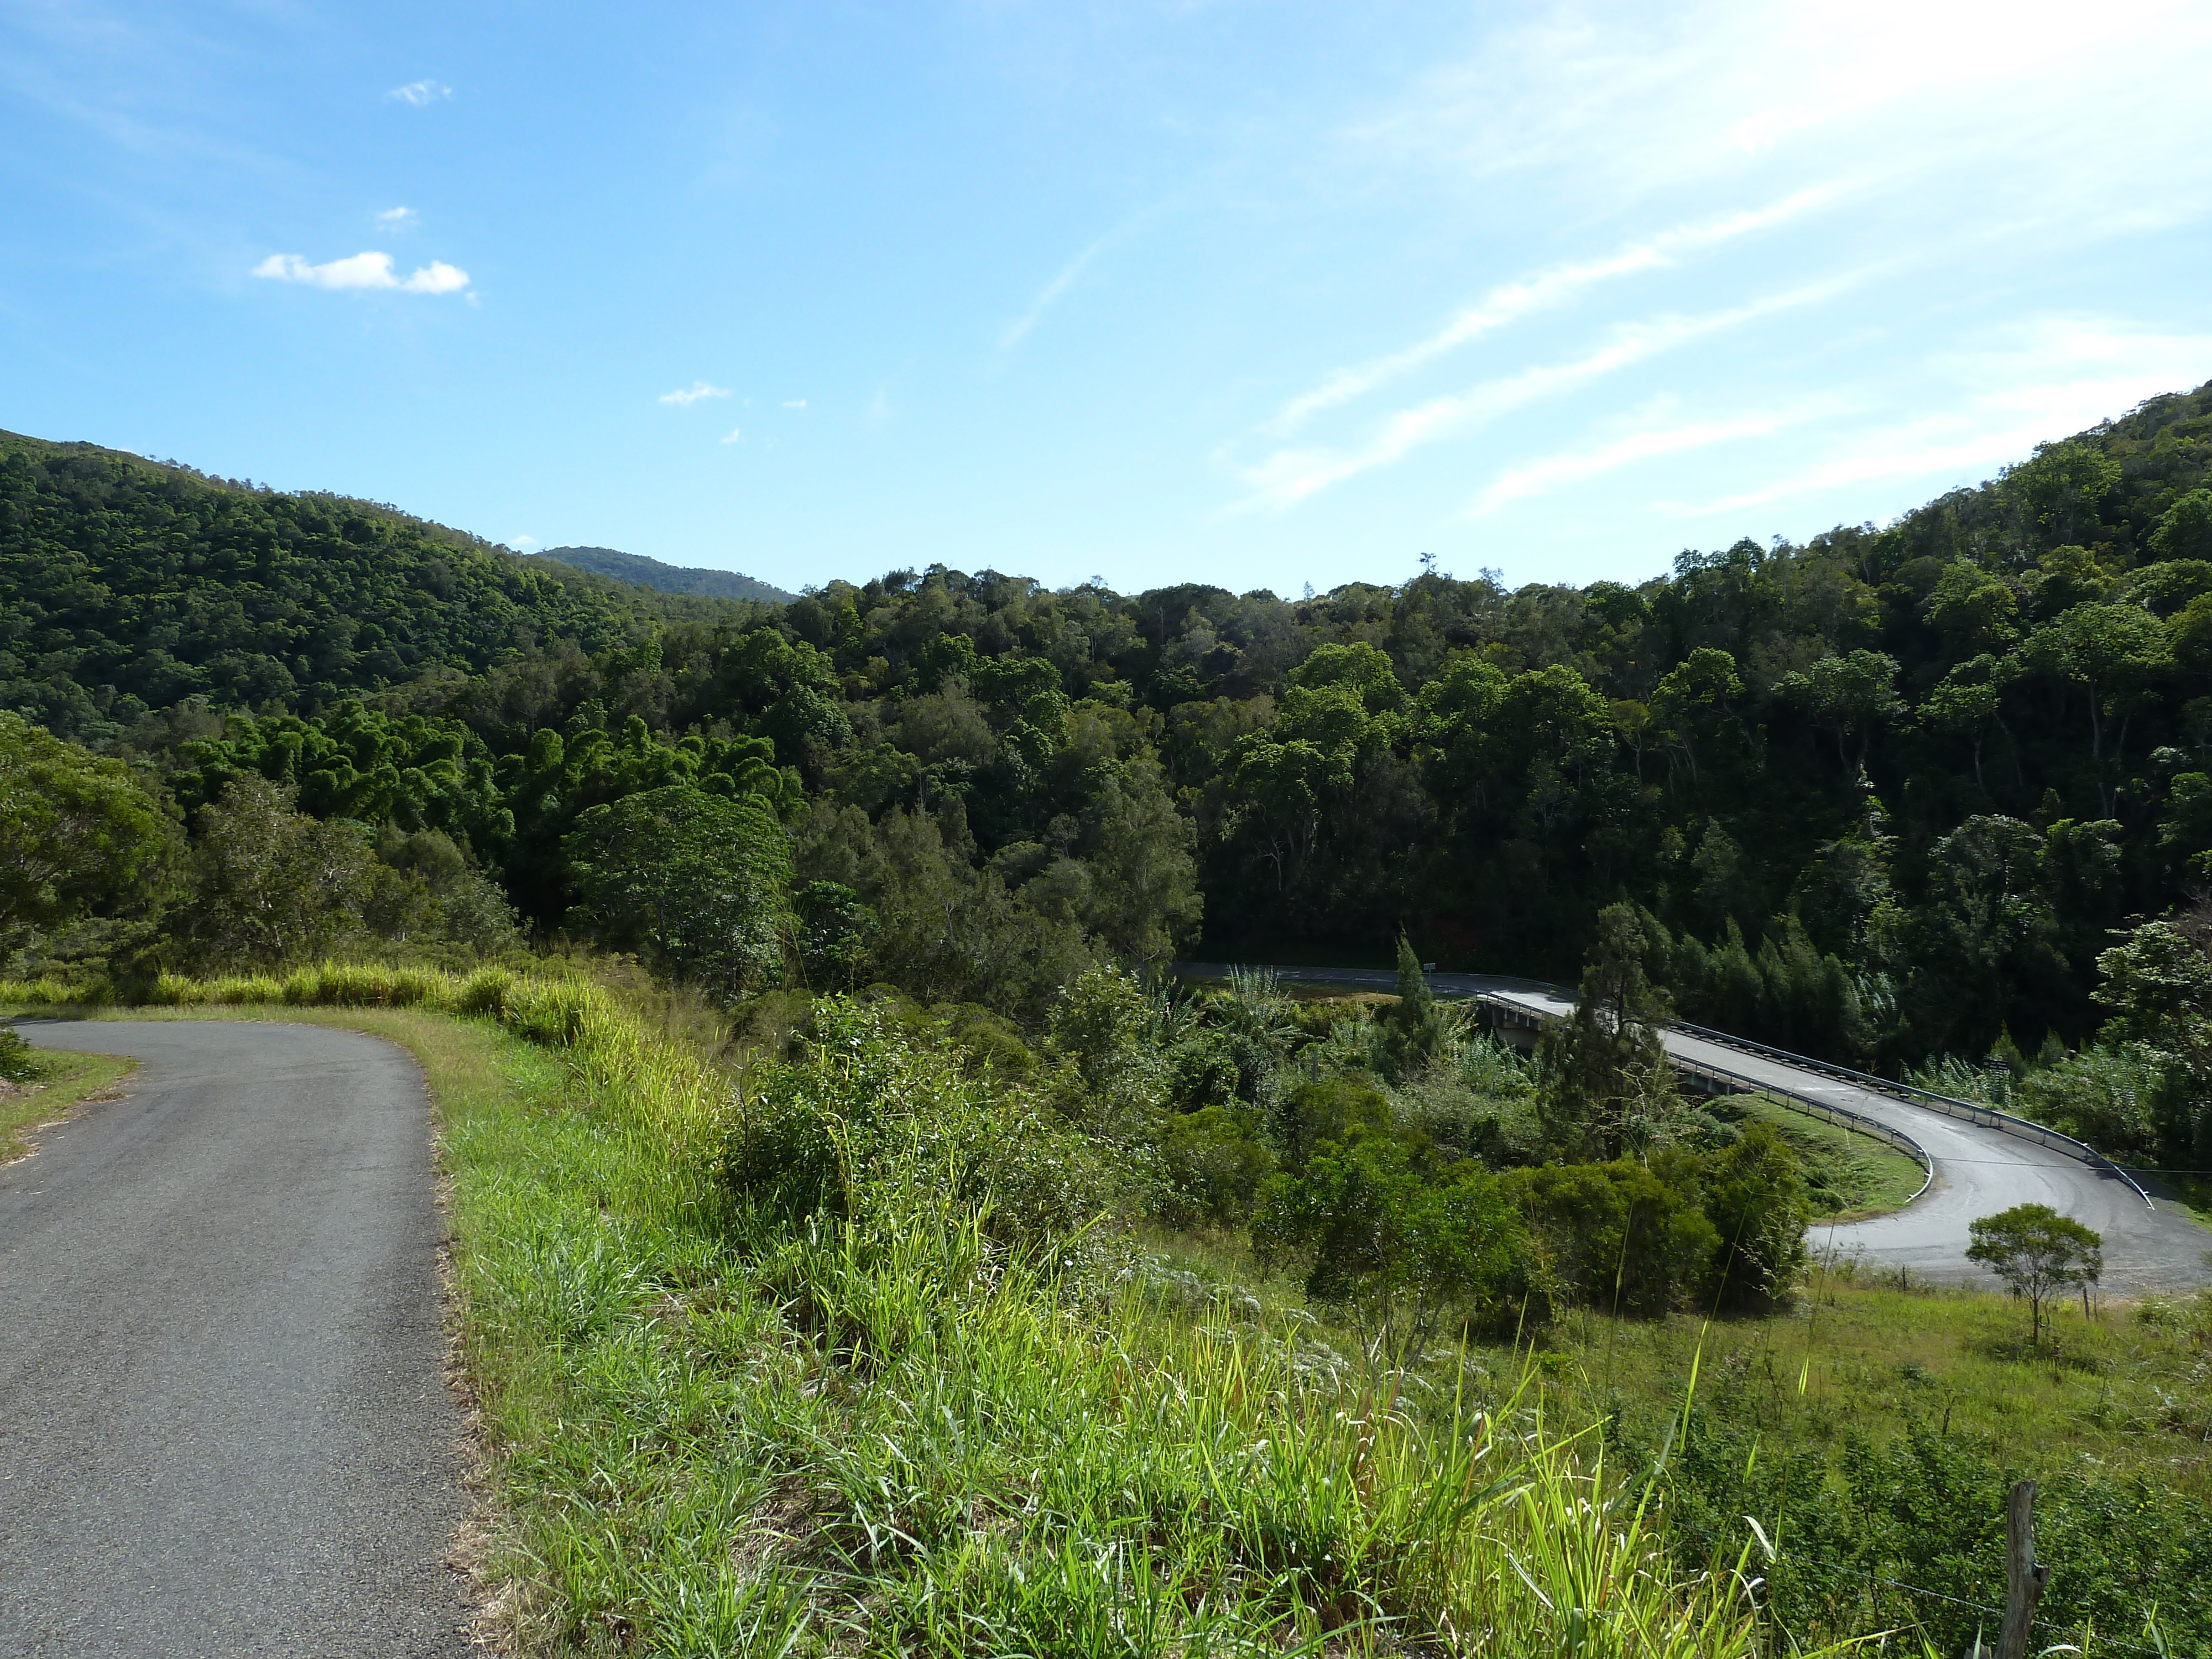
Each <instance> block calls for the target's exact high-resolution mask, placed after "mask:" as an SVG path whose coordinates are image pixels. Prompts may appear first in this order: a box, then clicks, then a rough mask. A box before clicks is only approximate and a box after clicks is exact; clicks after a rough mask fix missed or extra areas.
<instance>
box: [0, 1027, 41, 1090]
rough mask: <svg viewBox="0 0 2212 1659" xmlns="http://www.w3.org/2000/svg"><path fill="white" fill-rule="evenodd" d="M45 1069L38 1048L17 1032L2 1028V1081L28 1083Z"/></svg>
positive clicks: (0, 1066)
mask: <svg viewBox="0 0 2212 1659" xmlns="http://www.w3.org/2000/svg"><path fill="white" fill-rule="evenodd" d="M43 1069H44V1068H43V1066H42V1065H41V1063H40V1059H39V1051H38V1050H37V1049H35V1048H33V1047H31V1045H30V1044H29V1043H27V1042H24V1041H23V1039H22V1038H21V1036H17V1035H16V1034H15V1032H13V1031H9V1030H0V1083H28V1082H30V1081H31V1080H32V1079H33V1078H35V1077H37V1076H39V1075H40V1072H41V1071H42V1070H43Z"/></svg>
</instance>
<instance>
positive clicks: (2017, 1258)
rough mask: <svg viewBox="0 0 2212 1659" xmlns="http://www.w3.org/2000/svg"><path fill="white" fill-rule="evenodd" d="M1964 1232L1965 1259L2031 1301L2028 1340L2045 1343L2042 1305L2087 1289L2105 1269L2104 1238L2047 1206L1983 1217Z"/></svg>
mask: <svg viewBox="0 0 2212 1659" xmlns="http://www.w3.org/2000/svg"><path fill="white" fill-rule="evenodd" d="M1966 1231H1968V1232H1970V1233H1972V1235H1973V1237H1974V1242H1973V1243H1972V1244H1969V1245H1968V1246H1967V1247H1966V1259H1967V1260H1968V1261H1978V1262H1980V1263H1982V1264H1983V1266H1984V1267H1987V1268H1989V1270H1990V1272H1991V1273H1995V1274H1996V1276H1997V1277H1998V1278H1999V1279H2003V1280H2004V1282H2005V1283H2006V1284H2008V1285H2011V1286H2012V1293H2013V1294H2014V1295H2015V1296H2024V1297H2027V1329H2028V1340H2029V1341H2030V1342H2031V1343H2039V1342H2040V1341H2041V1340H2042V1339H2043V1304H2044V1303H2045V1301H2046V1300H2048V1299H2049V1298H2050V1297H2053V1296H2056V1295H2057V1294H2058V1293H2059V1292H2060V1291H2063V1290H2066V1289H2067V1288H2068V1287H2069V1286H2072V1285H2082V1286H2085V1287H2086V1286H2087V1285H2093V1284H2095V1283H2096V1282H2097V1280H2098V1279H2099V1278H2100V1277H2101V1276H2102V1275H2103V1273H2104V1271H2105V1240H2104V1236H2103V1235H2102V1234H2100V1233H2096V1232H2093V1231H2090V1230H2089V1229H2088V1228H2087V1227H2085V1226H2083V1225H2081V1223H2080V1222H2078V1221H2076V1220H2075V1219H2074V1218H2072V1217H2070V1216H2063V1215H2061V1214H2059V1213H2058V1212H2057V1211H2056V1210H2054V1209H2052V1208H2051V1206H2049V1205H2048V1204H2017V1205H2015V1206H2013V1207H2012V1208H2011V1209H2009V1210H2006V1211H2003V1212H2001V1213H1999V1214H1996V1215H1985V1216H1984V1217H1983V1218H1981V1219H1980V1220H1979V1221H1977V1222H1974V1223H1972V1224H1971V1225H1969V1226H1968V1228H1967V1229H1966Z"/></svg>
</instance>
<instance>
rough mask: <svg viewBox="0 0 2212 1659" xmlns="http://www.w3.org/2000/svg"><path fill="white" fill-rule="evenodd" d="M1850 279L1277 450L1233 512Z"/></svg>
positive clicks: (1673, 325)
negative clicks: (1349, 439) (1326, 444)
mask: <svg viewBox="0 0 2212 1659" xmlns="http://www.w3.org/2000/svg"><path fill="white" fill-rule="evenodd" d="M1853 280H1854V279H1853V278H1851V277H1838V278H1834V279H1832V280H1831V281H1828V282H1825V283H1811V284H1808V286H1806V287H1803V288H1799V289H1790V290H1789V291H1788V292H1786V293H1782V294H1777V295H1769V296H1768V297H1767V298H1765V299H1763V300H1756V301H1753V302H1752V303H1750V304H1749V305H1745V306H1738V307H1734V308H1733V309H1731V310H1728V311H1721V312H1714V313H1710V314H1708V315H1706V316H1703V317H1663V318H1660V319H1656V320H1654V321H1650V322H1644V323H1630V324H1624V325H1621V326H1620V327H1618V328H1616V329H1615V330H1614V331H1613V339H1612V340H1611V341H1610V342H1609V343H1607V344H1606V345H1603V346H1601V347H1600V348H1599V349H1596V350H1595V351H1592V352H1589V353H1587V354H1586V355H1584V356H1581V357H1577V358H1572V359H1571V360H1569V361H1568V362H1563V363H1547V364H1541V365H1539V366H1538V367H1536V368H1526V369H1523V370H1522V371H1521V372H1520V373H1519V374H1509V375H1504V376H1502V377H1500V378H1498V379H1495V380H1485V381H1482V382H1480V384H1478V385H1476V386H1472V387H1470V388H1469V389H1468V390H1467V391H1465V392H1456V393H1454V394H1452V395H1450V396H1448V397H1443V398H1431V399H1430V400H1429V401H1427V402H1426V403H1423V404H1416V405H1414V406H1413V408H1410V409H1405V410H1400V411H1398V413H1396V414H1395V415H1393V416H1390V417H1389V419H1387V420H1386V421H1384V422H1383V424H1382V427H1381V428H1380V429H1379V430H1378V431H1377V432H1376V435H1374V436H1373V437H1372V438H1370V440H1369V441H1367V442H1366V443H1365V444H1364V445H1362V446H1360V447H1358V448H1355V449H1350V450H1327V449H1283V450H1278V451H1276V452H1275V453H1273V455H1270V456H1269V457H1267V459H1266V460H1264V461H1262V462H1261V463H1260V464H1259V465H1256V466H1254V467H1251V468H1249V469H1248V470H1247V471H1245V474H1244V477H1245V482H1246V483H1248V484H1249V485H1250V486H1251V493H1250V494H1249V495H1248V496H1247V497H1246V498H1245V500H1244V501H1242V502H1240V503H1238V504H1237V508H1236V509H1233V510H1240V511H1249V510H1251V509H1254V508H1273V510H1275V511H1278V512H1279V511H1282V510H1283V509H1285V508H1287V507H1294V506H1296V505H1297V503H1298V502H1300V501H1304V500H1305V499H1306V498H1307V497H1308V496H1310V495H1314V494H1316V492H1317V491H1320V490H1323V489H1328V488H1329V487H1330V486H1331V485H1333V484H1338V483H1343V482H1344V481H1345V480H1346V479H1347V478H1351V477H1357V476H1358V474H1360V473H1362V472H1366V471H1372V470H1373V469H1374V468H1376V467H1379V466H1388V465H1390V464H1392V463H1393V462H1395V461H1399V460H1402V459H1404V458H1405V457H1406V456H1407V455H1408V454H1410V453H1412V452H1413V451H1414V450H1416V449H1418V448H1420V447H1423V446H1424V445H1426V444H1431V443H1434V442H1436V441H1437V440H1439V439H1441V438H1445V437H1449V436H1451V435H1454V434H1455V433H1459V432H1462V431H1465V430H1466V429H1468V428H1470V427H1473V426H1476V425H1479V424H1480V423H1481V422H1486V421H1491V420H1495V419H1496V418H1497V417H1498V416H1501V415H1504V414H1505V413H1507V412H1509V411H1510V410H1515V409H1518V408H1520V407H1521V406H1522V405H1523V404H1529V403H1533V402H1534V401H1535V400H1536V399H1538V398H1545V397H1550V396H1553V395H1556V394H1557V393H1559V392H1567V391H1570V390H1572V389H1573V388H1575V387H1577V386H1584V385H1587V384H1588V383H1589V382H1590V381H1592V380H1598V379H1600V378H1601V377H1602V376H1604V375H1607V374H1613V373H1614V372H1616V371H1618V370H1620V369H1623V368H1628V367H1629V366H1630V365H1632V364H1634V363H1638V362H1643V361H1644V359H1645V358H1647V357H1650V356H1656V354H1658V353H1660V352H1662V351H1666V350H1668V349H1671V348H1673V347H1675V346H1678V345H1681V344H1683V343H1685V342H1687V341H1690V340H1694V339H1698V338H1699V337H1703V336H1705V335H1710V334H1714V333H1717V332H1719V331H1721V330H1723V329H1728V328H1734V327H1735V326H1737V325H1740V324H1743V323H1747V322H1749V321H1751V320H1753V319H1754V318H1759V317H1763V316H1766V315H1769V314H1770V313H1774V312H1778V311H1784V310H1788V309H1790V308H1792V307H1797V306H1802V305H1808V304H1811V303H1813V302H1814V301H1819V300H1823V299H1826V298H1827V297H1829V296H1830V295H1833V294H1836V293H1838V292H1840V291H1841V290H1842V289H1844V288H1845V287H1846V286H1848V285H1849V284H1850V283H1851V281H1853Z"/></svg>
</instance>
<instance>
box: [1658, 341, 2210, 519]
mask: <svg viewBox="0 0 2212 1659" xmlns="http://www.w3.org/2000/svg"><path fill="white" fill-rule="evenodd" d="M1931 368H1933V369H1934V370H1935V371H1936V373H1937V374H1942V375H1946V376H1948V377H1949V378H1950V379H1951V380H1953V381H1954V385H1955V386H1958V387H1959V388H1960V392H1961V394H1962V395H1960V396H1958V397H1957V398H1956V399H1955V401H1954V402H1953V404H1952V406H1951V407H1950V408H1948V409H1943V410H1938V411H1936V412H1935V413H1930V414H1924V415H1921V416H1916V417H1914V418H1912V419H1911V420H1905V421H1897V422H1890V423H1888V424H1886V425H1881V426H1875V427H1873V428H1867V429H1863V430H1861V431H1858V432H1855V433H1850V434H1848V435H1843V436H1842V437H1840V438H1839V439H1838V441H1835V442H1833V443H1832V444H1830V445H1829V446H1827V447H1826V450H1825V452H1820V453H1815V454H1814V455H1813V456H1811V457H1808V458H1807V459H1806V460H1805V461H1803V462H1802V463H1801V464H1800V465H1797V466H1796V467H1795V468H1793V469H1792V470H1790V471H1788V472H1786V473H1784V474H1783V475H1782V476H1780V477H1772V478H1770V479H1769V480H1767V481H1766V482H1765V483H1761V484H1759V485H1757V486H1756V487H1754V488H1753V489H1746V490H1741V491H1736V492H1734V493H1731V494H1729V495H1723V496H1719V497H1717V498H1716V499H1714V500H1711V501H1697V502H1684V501H1654V502H1653V503H1651V510H1652V511H1653V512H1656V513H1662V514H1663V515H1665V516H1667V517H1669V518H1703V517H1707V516H1711V515H1715V514H1724V513H1735V512H1741V510H1742V509H1744V508H1746V507H1763V506H1765V504H1767V503H1768V502H1770V501H1787V500H1790V499H1793V498H1796V497H1802V496H1806V495H1815V494H1817V493H1819V492H1820V491H1822V490H1826V489H1838V488H1842V487H1844V486H1847V485H1857V484H1865V483H1881V482H1883V481H1886V480H1890V479H1913V478H1924V479H1930V480H1936V481H1937V482H1938V483H1939V487H1940V485H1942V484H1943V483H1971V482H1973V481H1974V479H1975V478H1976V477H1988V476H1990V474H1991V473H1993V472H1994V471H1996V469H1997V468H1998V467H2000V466H2002V465H2005V464H2007V463H2008V462H2013V461H2019V460H2023V459H2026V458H2027V456H2028V455H2029V454H2030V453H2032V452H2033V450H2034V448H2035V446H2036V445H2038V444H2039V443H2044V442H2046V441H2050V440H2052V439H2055V438H2059V437H2063V436H2064V435H2067V434H2068V433H2072V432H2079V431H2081V430H2083V429H2084V428H2087V427H2091V426H2094V425H2095V424H2096V423H2097V422H2100V421H2104V420H2111V419H2114V418H2116V417H2118V416H2121V415H2124V414H2125V413H2126V412H2127V411H2128V410H2130V409H2132V408H2134V407H2135V406H2136V404H2140V403H2142V401H2143V400H2144V399H2145V398H2153V397H2156V396H2158V395H2159V394H2160V393H2161V392H2172V391H2174V390H2175V389H2177V388H2178V387H2179V386H2186V385H2193V384H2195V383H2197V382H2198V381H2201V380H2203V379H2205V378H2206V377H2207V376H2208V375H2212V335H2174V334H2157V333H2150V332H2147V331H2140V330H2132V329H2129V328H2126V327H2124V326H2120V325H2114V324H2112V323H2108V322H2098V321H2087V320H2082V319H2070V318H2066V319H2044V320H2042V321H2040V322H2039V323H2036V324H2034V325H2031V326H2030V327H2028V328H2027V329H2025V330H2021V331H2015V334H2014V339H2013V343H2009V344H2007V345H2004V346H2001V347H1996V348H1993V349H1987V350H1983V351H1977V352H1959V353H1950V354H1946V355H1945V356H1943V357H1942V358H1941V359H1939V360H1938V361H1937V362H1936V363H1934V364H1932V365H1931ZM1935 400H1936V399H1935V398H1928V397H1926V396H1925V394H1923V401H1935Z"/></svg>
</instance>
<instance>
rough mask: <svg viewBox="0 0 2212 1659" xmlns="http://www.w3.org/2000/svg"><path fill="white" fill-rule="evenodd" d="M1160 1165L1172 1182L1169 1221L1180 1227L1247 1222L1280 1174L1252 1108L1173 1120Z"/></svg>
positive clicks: (1210, 1110)
mask: <svg viewBox="0 0 2212 1659" xmlns="http://www.w3.org/2000/svg"><path fill="white" fill-rule="evenodd" d="M1160 1161H1161V1164H1162V1167H1163V1170H1164V1174H1165V1175H1166V1177H1167V1192H1166V1194H1165V1198H1164V1204H1163V1206H1162V1207H1163V1214H1164V1219H1166V1220H1167V1221H1168V1222H1169V1223H1170V1224H1171V1225H1177V1226H1188V1225H1189V1224H1190V1223H1192V1222H1194V1221H1210V1222H1212V1223H1213V1224H1214V1225H1217V1226H1224V1227H1225V1226H1232V1225H1235V1224H1236V1223H1237V1222H1240V1221H1242V1220H1243V1219H1244V1218H1246V1217H1247V1216H1249V1214H1251V1212H1252V1206H1253V1203H1254V1201H1255V1200H1256V1199H1257V1198H1258V1196H1259V1193H1260V1188H1261V1183H1262V1182H1265V1181H1266V1180H1267V1177H1268V1176H1270V1175H1272V1174H1273V1173H1274V1170H1275V1155H1274V1153H1273V1152H1272V1151H1270V1150H1269V1148H1268V1146H1267V1142H1266V1141H1264V1140H1262V1139H1261V1138H1260V1115H1259V1113H1257V1112H1256V1111H1255V1110H1253V1109H1251V1108H1250V1107H1249V1106H1235V1105H1215V1106H1207V1107H1205V1108H1202V1109H1200V1110H1198V1111H1195V1112H1184V1113H1180V1114H1178V1115H1176V1116H1175V1117H1172V1118H1170V1120H1169V1121H1168V1124H1167V1127H1166V1129H1165V1131H1164V1133H1163V1134H1162V1135H1161V1138H1160Z"/></svg>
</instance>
